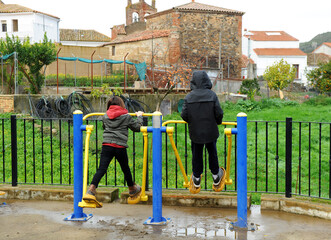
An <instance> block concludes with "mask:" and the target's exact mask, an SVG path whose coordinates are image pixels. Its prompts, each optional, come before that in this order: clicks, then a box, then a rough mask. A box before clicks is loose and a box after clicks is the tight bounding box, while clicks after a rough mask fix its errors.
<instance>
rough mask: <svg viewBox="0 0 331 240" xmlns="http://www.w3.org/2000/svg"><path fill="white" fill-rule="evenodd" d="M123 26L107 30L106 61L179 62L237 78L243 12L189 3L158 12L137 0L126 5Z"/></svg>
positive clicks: (129, 0) (153, 3) (153, 4)
mask: <svg viewBox="0 0 331 240" xmlns="http://www.w3.org/2000/svg"><path fill="white" fill-rule="evenodd" d="M126 14H127V16H126V25H124V24H122V25H117V26H114V27H113V28H112V40H111V42H109V43H107V44H104V46H107V47H109V51H110V57H111V58H112V59H116V60H123V57H124V56H125V55H126V54H127V53H129V55H128V58H129V59H130V60H131V61H137V62H144V61H145V62H146V63H147V65H150V64H151V61H152V59H153V60H154V63H155V64H156V65H158V66H160V67H161V66H169V65H172V64H177V63H179V62H180V61H185V62H188V63H190V64H191V65H192V66H195V67H196V68H203V69H219V68H220V66H223V71H225V72H227V76H229V77H230V78H240V77H241V57H242V50H241V35H242V16H243V14H244V13H243V12H240V11H236V10H230V9H225V8H221V7H217V6H210V5H206V4H202V3H198V2H195V1H194V0H192V2H189V3H187V4H184V5H181V6H177V7H173V8H171V9H169V10H165V11H161V12H157V10H156V8H155V1H154V0H153V1H152V6H150V5H148V4H147V3H145V1H144V0H139V2H138V3H135V4H132V2H131V0H128V6H127V7H126Z"/></svg>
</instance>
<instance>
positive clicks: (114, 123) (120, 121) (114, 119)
mask: <svg viewBox="0 0 331 240" xmlns="http://www.w3.org/2000/svg"><path fill="white" fill-rule="evenodd" d="M102 121H103V128H104V132H103V143H115V144H117V145H120V146H123V147H128V144H127V142H128V129H129V128H130V129H131V130H132V131H134V132H140V127H141V126H142V123H143V118H142V117H137V119H134V118H133V117H132V116H131V115H129V114H128V110H126V109H125V108H122V107H120V106H118V105H111V106H110V107H109V109H108V110H107V112H106V114H105V115H104V116H103V119H102Z"/></svg>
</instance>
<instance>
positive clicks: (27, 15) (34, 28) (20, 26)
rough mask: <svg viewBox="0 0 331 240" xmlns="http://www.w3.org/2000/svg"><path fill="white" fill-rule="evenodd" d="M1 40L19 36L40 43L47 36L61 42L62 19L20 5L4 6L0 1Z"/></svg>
mask: <svg viewBox="0 0 331 240" xmlns="http://www.w3.org/2000/svg"><path fill="white" fill-rule="evenodd" d="M0 21H1V31H0V38H5V37H6V35H7V34H8V35H9V36H12V35H14V36H18V37H19V38H20V39H22V40H23V39H24V38H26V37H29V38H30V41H31V43H35V42H40V41H42V40H43V39H44V34H45V33H46V34H47V37H48V39H50V40H52V41H53V42H59V40H60V31H59V22H60V18H58V17H55V16H52V15H50V14H47V13H42V12H39V11H36V10H33V9H30V8H27V7H23V6H21V5H18V4H4V3H3V2H2V1H0Z"/></svg>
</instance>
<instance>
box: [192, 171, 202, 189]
mask: <svg viewBox="0 0 331 240" xmlns="http://www.w3.org/2000/svg"><path fill="white" fill-rule="evenodd" d="M200 182H201V177H200V178H196V177H194V176H193V173H192V175H191V179H190V187H189V190H190V192H191V193H193V194H197V193H199V192H200V189H201V188H200Z"/></svg>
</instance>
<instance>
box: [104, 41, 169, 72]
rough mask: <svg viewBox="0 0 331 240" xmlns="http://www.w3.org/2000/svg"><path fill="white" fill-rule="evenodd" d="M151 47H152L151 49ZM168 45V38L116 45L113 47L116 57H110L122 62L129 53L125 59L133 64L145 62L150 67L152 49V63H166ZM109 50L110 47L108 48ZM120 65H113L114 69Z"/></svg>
mask: <svg viewBox="0 0 331 240" xmlns="http://www.w3.org/2000/svg"><path fill="white" fill-rule="evenodd" d="M152 45H153V47H152ZM168 45H169V43H168V38H167V37H163V38H155V39H148V40H143V41H136V42H126V43H118V44H116V45H115V49H116V55H115V56H112V59H113V60H120V61H123V57H124V56H125V55H126V54H127V53H129V55H128V57H127V59H129V60H130V61H134V62H146V64H147V65H150V63H151V59H152V49H153V52H154V55H155V56H154V61H155V64H156V65H163V64H164V63H168V61H169V60H168V55H167V49H168V48H169V47H168ZM109 48H110V49H111V48H112V46H109ZM119 65H120V64H117V65H114V66H113V68H114V69H116V68H118V67H120V66H119Z"/></svg>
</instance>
